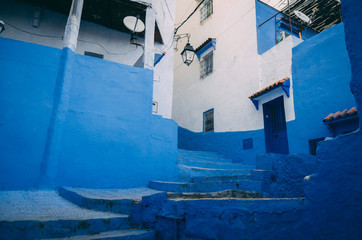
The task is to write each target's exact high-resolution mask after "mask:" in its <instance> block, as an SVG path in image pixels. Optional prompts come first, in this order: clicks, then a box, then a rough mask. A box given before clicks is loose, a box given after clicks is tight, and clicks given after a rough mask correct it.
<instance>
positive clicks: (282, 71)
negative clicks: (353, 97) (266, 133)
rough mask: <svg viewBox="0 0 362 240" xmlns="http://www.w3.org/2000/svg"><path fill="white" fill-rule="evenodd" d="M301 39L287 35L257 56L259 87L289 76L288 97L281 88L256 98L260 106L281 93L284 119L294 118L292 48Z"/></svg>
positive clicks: (290, 119)
mask: <svg viewBox="0 0 362 240" xmlns="http://www.w3.org/2000/svg"><path fill="white" fill-rule="evenodd" d="M300 42H302V40H300V39H299V38H296V37H294V36H289V37H287V38H286V39H284V40H283V41H281V42H280V43H278V44H277V45H275V46H274V47H273V48H271V49H269V50H268V51H267V52H265V53H264V54H262V55H260V56H259V61H260V65H259V66H260V67H259V71H260V75H259V78H260V89H263V88H265V87H267V86H269V85H271V84H273V83H275V82H277V81H279V80H282V79H284V78H286V77H288V78H290V80H291V86H290V95H289V96H290V97H289V98H288V97H287V96H286V95H285V93H284V94H283V92H282V91H280V90H281V89H278V90H277V91H273V92H272V93H267V94H265V95H262V96H261V97H259V98H258V100H259V101H260V103H259V104H260V106H259V107H260V108H262V104H263V103H265V102H268V101H271V100H273V99H275V98H277V97H279V96H281V95H282V94H283V95H284V96H285V97H284V109H285V118H286V121H292V120H295V111H294V97H293V78H292V48H293V47H295V46H296V45H298V44H299V43H300ZM261 128H263V126H261Z"/></svg>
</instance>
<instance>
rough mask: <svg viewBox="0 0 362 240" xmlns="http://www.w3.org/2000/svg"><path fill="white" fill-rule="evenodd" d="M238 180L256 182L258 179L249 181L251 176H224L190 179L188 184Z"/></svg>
mask: <svg viewBox="0 0 362 240" xmlns="http://www.w3.org/2000/svg"><path fill="white" fill-rule="evenodd" d="M238 180H258V179H251V174H244V175H226V176H198V177H192V178H191V179H190V182H192V183H198V182H220V181H238Z"/></svg>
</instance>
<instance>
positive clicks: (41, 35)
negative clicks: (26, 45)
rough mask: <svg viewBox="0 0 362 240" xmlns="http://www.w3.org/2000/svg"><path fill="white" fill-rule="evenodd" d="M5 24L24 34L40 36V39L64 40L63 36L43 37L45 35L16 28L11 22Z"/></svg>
mask: <svg viewBox="0 0 362 240" xmlns="http://www.w3.org/2000/svg"><path fill="white" fill-rule="evenodd" d="M5 24H6V25H9V26H10V27H12V28H15V29H16V30H18V31H21V32H24V33H28V34H31V35H35V36H38V37H47V38H57V39H63V36H61V37H59V36H50V35H43V34H38V33H33V32H29V31H26V30H23V29H21V28H18V27H15V26H14V25H12V24H10V23H9V22H5Z"/></svg>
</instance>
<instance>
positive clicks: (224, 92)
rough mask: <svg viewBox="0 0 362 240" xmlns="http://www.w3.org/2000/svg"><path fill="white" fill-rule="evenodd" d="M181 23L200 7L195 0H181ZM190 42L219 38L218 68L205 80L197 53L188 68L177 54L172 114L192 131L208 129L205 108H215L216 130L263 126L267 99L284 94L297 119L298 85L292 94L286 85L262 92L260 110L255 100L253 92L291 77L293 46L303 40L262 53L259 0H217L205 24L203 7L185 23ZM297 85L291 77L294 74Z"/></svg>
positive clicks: (196, 43)
mask: <svg viewBox="0 0 362 240" xmlns="http://www.w3.org/2000/svg"><path fill="white" fill-rule="evenodd" d="M177 4H178V5H177V13H176V19H177V20H176V23H178V22H181V21H182V20H184V19H185V18H186V17H187V16H188V14H189V13H191V12H192V10H193V9H195V7H196V6H197V1H195V0H187V1H185V0H177ZM179 32H180V33H190V34H191V39H190V43H191V44H192V45H193V46H194V48H196V47H198V46H199V45H200V44H201V43H203V42H204V41H205V40H206V39H208V38H209V37H211V38H216V41H217V43H216V50H215V51H214V72H213V73H212V74H211V75H209V76H207V77H206V78H204V79H200V77H199V76H200V73H199V72H200V66H199V65H200V64H199V62H198V60H197V59H196V58H195V60H194V62H193V63H192V64H191V65H190V67H187V66H186V65H185V64H183V63H182V60H181V57H178V55H179V54H180V52H181V51H182V49H183V47H184V45H185V43H186V41H184V42H183V43H179V45H178V48H179V51H178V52H177V53H176V55H175V83H174V98H173V112H172V118H173V119H174V120H175V121H176V122H177V123H178V124H179V125H180V126H181V127H184V128H187V129H189V130H191V131H195V132H201V131H203V112H205V111H207V110H208V109H211V108H214V125H215V126H214V127H215V132H227V131H248V130H258V129H263V128H264V122H263V111H262V104H263V103H265V102H268V101H270V100H273V99H275V98H277V97H279V96H284V104H285V112H286V120H287V121H291V120H294V119H295V113H294V103H293V90H292V86H291V88H290V97H289V98H288V97H287V96H286V94H285V93H284V92H283V91H282V89H281V88H279V89H277V90H275V91H273V92H270V93H267V94H265V95H263V96H262V97H260V98H259V99H258V100H259V110H256V108H255V107H254V105H253V104H252V102H251V101H250V99H249V98H248V97H249V96H250V95H252V94H253V93H255V92H257V91H260V90H261V89H263V88H265V87H267V86H268V85H270V84H272V83H274V82H276V81H279V80H281V79H283V78H285V77H289V78H291V63H292V47H293V46H295V45H296V44H297V43H299V42H300V41H299V40H298V39H293V40H292V37H290V38H287V39H285V40H284V41H282V42H281V43H279V44H278V45H276V46H275V47H274V48H272V49H270V50H269V51H268V52H266V53H264V54H263V55H261V56H259V55H258V53H257V33H256V14H255V1H254V0H244V1H237V0H230V1H222V0H214V14H213V15H212V16H211V18H209V19H207V20H206V21H205V22H203V23H202V24H200V11H197V12H196V13H195V15H194V16H192V18H191V19H190V20H189V21H188V22H187V23H186V24H185V25H184V27H182V28H181V29H180V31H179ZM291 85H292V79H291Z"/></svg>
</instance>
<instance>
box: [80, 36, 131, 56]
mask: <svg viewBox="0 0 362 240" xmlns="http://www.w3.org/2000/svg"><path fill="white" fill-rule="evenodd" d="M78 41H79V42H86V43H92V44H96V45H98V46H100V47H101V48H103V50H104V51H105V52H106V53H108V54H109V55H127V54H129V53H130V52H133V51H136V50H137V46H135V48H134V49H130V50H128V51H127V52H123V53H113V52H110V51H108V50H107V49H106V48H105V47H104V46H103V45H102V44H100V43H97V42H93V41H88V40H83V39H78Z"/></svg>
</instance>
